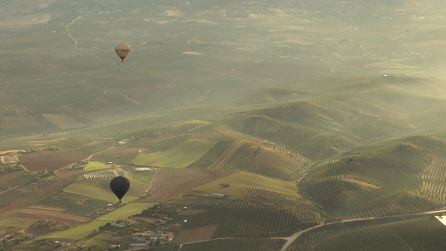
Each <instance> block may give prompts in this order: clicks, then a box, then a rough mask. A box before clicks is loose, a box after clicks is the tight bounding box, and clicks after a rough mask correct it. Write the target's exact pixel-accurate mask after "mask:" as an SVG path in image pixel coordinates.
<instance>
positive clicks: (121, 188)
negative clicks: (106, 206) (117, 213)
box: [110, 176, 130, 202]
mask: <svg viewBox="0 0 446 251" xmlns="http://www.w3.org/2000/svg"><path fill="white" fill-rule="evenodd" d="M129 188H130V181H129V180H128V179H127V178H126V177H123V176H118V177H115V178H113V179H112V180H111V181H110V189H111V190H112V191H113V193H114V194H115V195H116V197H118V199H119V202H121V199H122V197H124V195H125V194H126V193H127V191H128V190H129Z"/></svg>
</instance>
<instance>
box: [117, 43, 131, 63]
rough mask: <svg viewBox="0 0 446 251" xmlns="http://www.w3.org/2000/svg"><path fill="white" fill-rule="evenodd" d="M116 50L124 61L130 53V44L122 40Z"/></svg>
mask: <svg viewBox="0 0 446 251" xmlns="http://www.w3.org/2000/svg"><path fill="white" fill-rule="evenodd" d="M115 52H116V54H118V57H119V58H121V60H122V62H124V59H125V58H126V57H127V56H128V55H129V53H130V45H129V44H128V43H125V42H121V43H119V44H118V45H116V47H115Z"/></svg>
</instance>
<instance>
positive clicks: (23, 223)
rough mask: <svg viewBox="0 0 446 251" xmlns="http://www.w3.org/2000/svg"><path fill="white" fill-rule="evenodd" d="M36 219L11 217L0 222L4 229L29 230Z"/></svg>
mask: <svg viewBox="0 0 446 251" xmlns="http://www.w3.org/2000/svg"><path fill="white" fill-rule="evenodd" d="M35 221H36V219H30V218H24V217H18V216H10V217H6V218H2V219H1V220H0V226H2V227H23V228H27V227H29V226H30V225H32V224H33V223H34V222H35Z"/></svg>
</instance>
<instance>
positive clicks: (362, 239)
mask: <svg viewBox="0 0 446 251" xmlns="http://www.w3.org/2000/svg"><path fill="white" fill-rule="evenodd" d="M445 236H446V229H445V228H444V226H443V225H442V224H441V223H439V222H437V220H436V219H435V218H434V217H433V216H422V217H417V218H415V219H402V220H387V221H382V222H377V223H373V224H364V223H351V224H345V225H336V226H329V227H325V228H321V229H316V230H314V231H311V232H308V233H304V234H303V235H302V236H301V237H300V238H299V239H298V240H296V241H295V242H294V243H293V244H292V245H291V246H290V248H289V249H288V250H291V251H298V250H299V251H300V250H442V249H443V247H444V245H446V243H445Z"/></svg>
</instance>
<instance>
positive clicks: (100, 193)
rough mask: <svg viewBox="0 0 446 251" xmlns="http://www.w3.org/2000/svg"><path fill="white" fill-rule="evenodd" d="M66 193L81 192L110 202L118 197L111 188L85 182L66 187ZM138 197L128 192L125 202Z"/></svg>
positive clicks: (115, 200) (80, 193)
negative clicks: (107, 188)
mask: <svg viewBox="0 0 446 251" xmlns="http://www.w3.org/2000/svg"><path fill="white" fill-rule="evenodd" d="M64 192H66V193H73V194H79V195H83V196H87V197H89V198H93V199H98V200H105V201H108V202H117V201H118V199H117V198H116V196H115V195H114V194H113V192H112V191H111V190H106V189H104V188H102V187H100V186H95V185H88V184H83V183H73V184H71V185H69V186H68V187H66V188H65V189H64ZM136 199H138V197H135V196H132V195H130V194H127V195H126V196H124V198H123V201H124V202H131V201H134V200H136Z"/></svg>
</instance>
